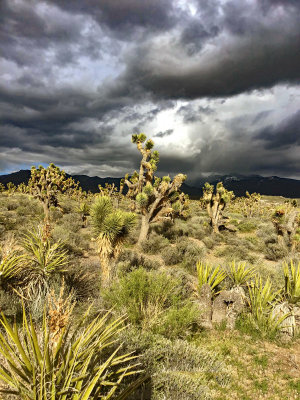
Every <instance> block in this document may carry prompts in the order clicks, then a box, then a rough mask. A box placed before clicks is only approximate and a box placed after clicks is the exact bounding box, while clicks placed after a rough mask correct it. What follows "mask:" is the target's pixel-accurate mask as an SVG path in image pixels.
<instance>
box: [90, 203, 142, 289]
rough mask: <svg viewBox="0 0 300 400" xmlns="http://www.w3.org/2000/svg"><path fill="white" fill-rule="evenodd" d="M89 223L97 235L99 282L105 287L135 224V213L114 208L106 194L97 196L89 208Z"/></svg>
mask: <svg viewBox="0 0 300 400" xmlns="http://www.w3.org/2000/svg"><path fill="white" fill-rule="evenodd" d="M90 215H91V223H92V226H93V228H94V232H95V234H96V235H97V237H96V243H97V251H98V254H99V258H100V265H101V283H102V286H103V287H106V286H108V285H109V283H110V282H111V279H112V277H113V273H114V267H115V261H116V259H117V257H118V256H119V254H120V251H121V249H122V245H123V243H124V241H125V239H126V238H127V236H128V234H129V233H130V231H131V230H132V228H133V227H134V226H135V223H136V215H135V214H134V213H131V212H125V211H122V210H118V209H114V207H113V205H112V201H111V199H110V198H109V197H108V196H99V197H98V198H97V199H96V200H95V202H94V204H93V205H92V206H91V209H90Z"/></svg>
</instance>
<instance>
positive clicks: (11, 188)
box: [6, 182, 17, 194]
mask: <svg viewBox="0 0 300 400" xmlns="http://www.w3.org/2000/svg"><path fill="white" fill-rule="evenodd" d="M6 187H7V192H8V194H13V193H14V192H15V191H16V190H17V187H16V185H15V184H14V183H12V182H8V183H7V185H6Z"/></svg>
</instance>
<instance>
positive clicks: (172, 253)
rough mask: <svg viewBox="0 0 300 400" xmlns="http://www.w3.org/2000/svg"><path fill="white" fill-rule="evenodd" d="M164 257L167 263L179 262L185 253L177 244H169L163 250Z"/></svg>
mask: <svg viewBox="0 0 300 400" xmlns="http://www.w3.org/2000/svg"><path fill="white" fill-rule="evenodd" d="M162 258H163V260H164V262H165V264H166V265H175V264H179V263H180V262H182V260H183V254H182V252H181V251H180V250H179V249H178V247H176V246H168V247H166V248H165V249H164V251H163V252H162Z"/></svg>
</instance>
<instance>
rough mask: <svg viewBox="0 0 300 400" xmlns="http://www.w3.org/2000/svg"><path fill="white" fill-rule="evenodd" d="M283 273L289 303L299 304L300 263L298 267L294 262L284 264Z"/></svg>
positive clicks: (285, 292)
mask: <svg viewBox="0 0 300 400" xmlns="http://www.w3.org/2000/svg"><path fill="white" fill-rule="evenodd" d="M283 273H284V281H285V285H284V294H285V298H286V299H287V300H288V302H289V303H292V304H297V303H299V302H300V262H298V265H297V266H296V265H295V264H294V263H293V261H291V262H290V263H289V264H288V263H284V266H283Z"/></svg>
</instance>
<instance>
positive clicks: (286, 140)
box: [256, 111, 300, 152]
mask: <svg viewBox="0 0 300 400" xmlns="http://www.w3.org/2000/svg"><path fill="white" fill-rule="evenodd" d="M256 138H257V139H261V140H262V141H264V142H265V143H264V146H265V147H266V148H268V149H281V148H282V149H284V148H285V149H287V148H289V147H291V146H300V111H298V112H296V113H295V114H294V115H292V116H290V117H288V118H286V119H284V120H283V121H282V122H281V123H280V124H278V125H275V126H274V125H269V126H267V127H265V128H264V129H262V130H261V131H260V132H259V133H258V134H257V136H256ZM299 152H300V149H299Z"/></svg>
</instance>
